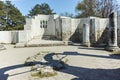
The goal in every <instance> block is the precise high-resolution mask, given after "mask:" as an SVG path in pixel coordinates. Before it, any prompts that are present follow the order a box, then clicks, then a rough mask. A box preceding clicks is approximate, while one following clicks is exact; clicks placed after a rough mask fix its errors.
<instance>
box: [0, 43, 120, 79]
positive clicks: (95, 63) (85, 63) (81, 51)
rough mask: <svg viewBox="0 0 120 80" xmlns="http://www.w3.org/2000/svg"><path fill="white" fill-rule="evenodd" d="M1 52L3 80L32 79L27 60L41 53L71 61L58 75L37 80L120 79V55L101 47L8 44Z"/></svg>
mask: <svg viewBox="0 0 120 80" xmlns="http://www.w3.org/2000/svg"><path fill="white" fill-rule="evenodd" d="M5 47H6V50H2V51H0V56H1V57H0V80H33V79H32V78H31V76H30V75H31V72H30V67H25V66H24V62H25V60H26V58H27V57H29V56H33V55H35V54H37V53H39V52H41V51H49V52H55V53H60V54H58V55H62V56H65V58H66V59H68V63H67V64H66V69H63V70H60V71H58V75H57V76H54V77H49V78H42V79H40V78H36V79H35V80H120V56H114V55H110V53H109V52H106V51H104V50H102V49H100V48H85V47H80V46H56V47H55V46H54V47H30V48H13V45H5Z"/></svg>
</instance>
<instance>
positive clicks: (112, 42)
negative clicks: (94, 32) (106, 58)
mask: <svg viewBox="0 0 120 80" xmlns="http://www.w3.org/2000/svg"><path fill="white" fill-rule="evenodd" d="M108 35H109V43H108V47H107V50H110V51H114V50H116V49H118V45H117V13H115V12H112V13H111V14H110V15H109V34H108Z"/></svg>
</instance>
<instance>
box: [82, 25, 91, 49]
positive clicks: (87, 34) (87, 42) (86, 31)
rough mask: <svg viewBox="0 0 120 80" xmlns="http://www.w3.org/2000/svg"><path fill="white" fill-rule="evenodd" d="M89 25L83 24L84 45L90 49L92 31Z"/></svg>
mask: <svg viewBox="0 0 120 80" xmlns="http://www.w3.org/2000/svg"><path fill="white" fill-rule="evenodd" d="M89 29H90V28H89V25H88V24H83V45H84V46H87V47H90V30H89Z"/></svg>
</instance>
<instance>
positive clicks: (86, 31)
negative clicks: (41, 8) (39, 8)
mask: <svg viewBox="0 0 120 80" xmlns="http://www.w3.org/2000/svg"><path fill="white" fill-rule="evenodd" d="M111 18H112V19H111ZM110 26H113V28H112V27H110ZM112 30H113V31H112ZM110 31H112V32H110ZM110 34H111V35H112V34H113V35H112V36H110ZM36 38H39V42H40V41H41V40H53V41H63V42H67V43H69V42H70V43H82V44H83V45H86V46H90V45H91V46H106V45H108V44H109V42H110V38H111V44H112V43H113V44H115V45H119V44H120V17H119V16H117V14H115V13H113V14H112V16H109V18H99V17H87V18H70V17H64V16H59V15H36V16H33V17H31V18H26V24H25V25H24V30H20V31H0V43H23V44H24V45H26V44H27V43H28V42H30V41H32V40H35V39H36ZM112 38H114V39H112Z"/></svg>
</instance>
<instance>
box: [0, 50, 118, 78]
mask: <svg viewBox="0 0 120 80" xmlns="http://www.w3.org/2000/svg"><path fill="white" fill-rule="evenodd" d="M56 54H57V55H63V57H61V58H60V59H59V60H62V59H64V58H65V57H67V56H70V55H72V56H89V57H97V58H105V59H117V60H118V59H120V56H113V55H112V56H111V55H110V56H103V55H93V54H84V53H78V52H64V53H50V54H46V55H45V56H44V59H45V60H46V61H47V62H35V64H41V65H46V66H51V67H54V66H53V65H50V64H51V63H52V62H57V61H59V60H54V59H53V56H54V55H56ZM89 65H90V64H89ZM22 67H27V66H25V64H18V65H13V66H8V67H4V68H1V69H0V80H7V79H8V77H9V76H15V75H19V74H23V73H27V72H31V70H28V71H24V72H21V73H16V74H13V75H9V74H6V73H5V72H7V71H9V70H13V69H17V68H22ZM65 67H66V68H65V69H61V70H59V72H62V73H66V74H70V75H74V76H75V78H73V79H71V80H101V79H102V80H120V68H118V69H93V68H85V67H77V66H74V65H68V64H65Z"/></svg>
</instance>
